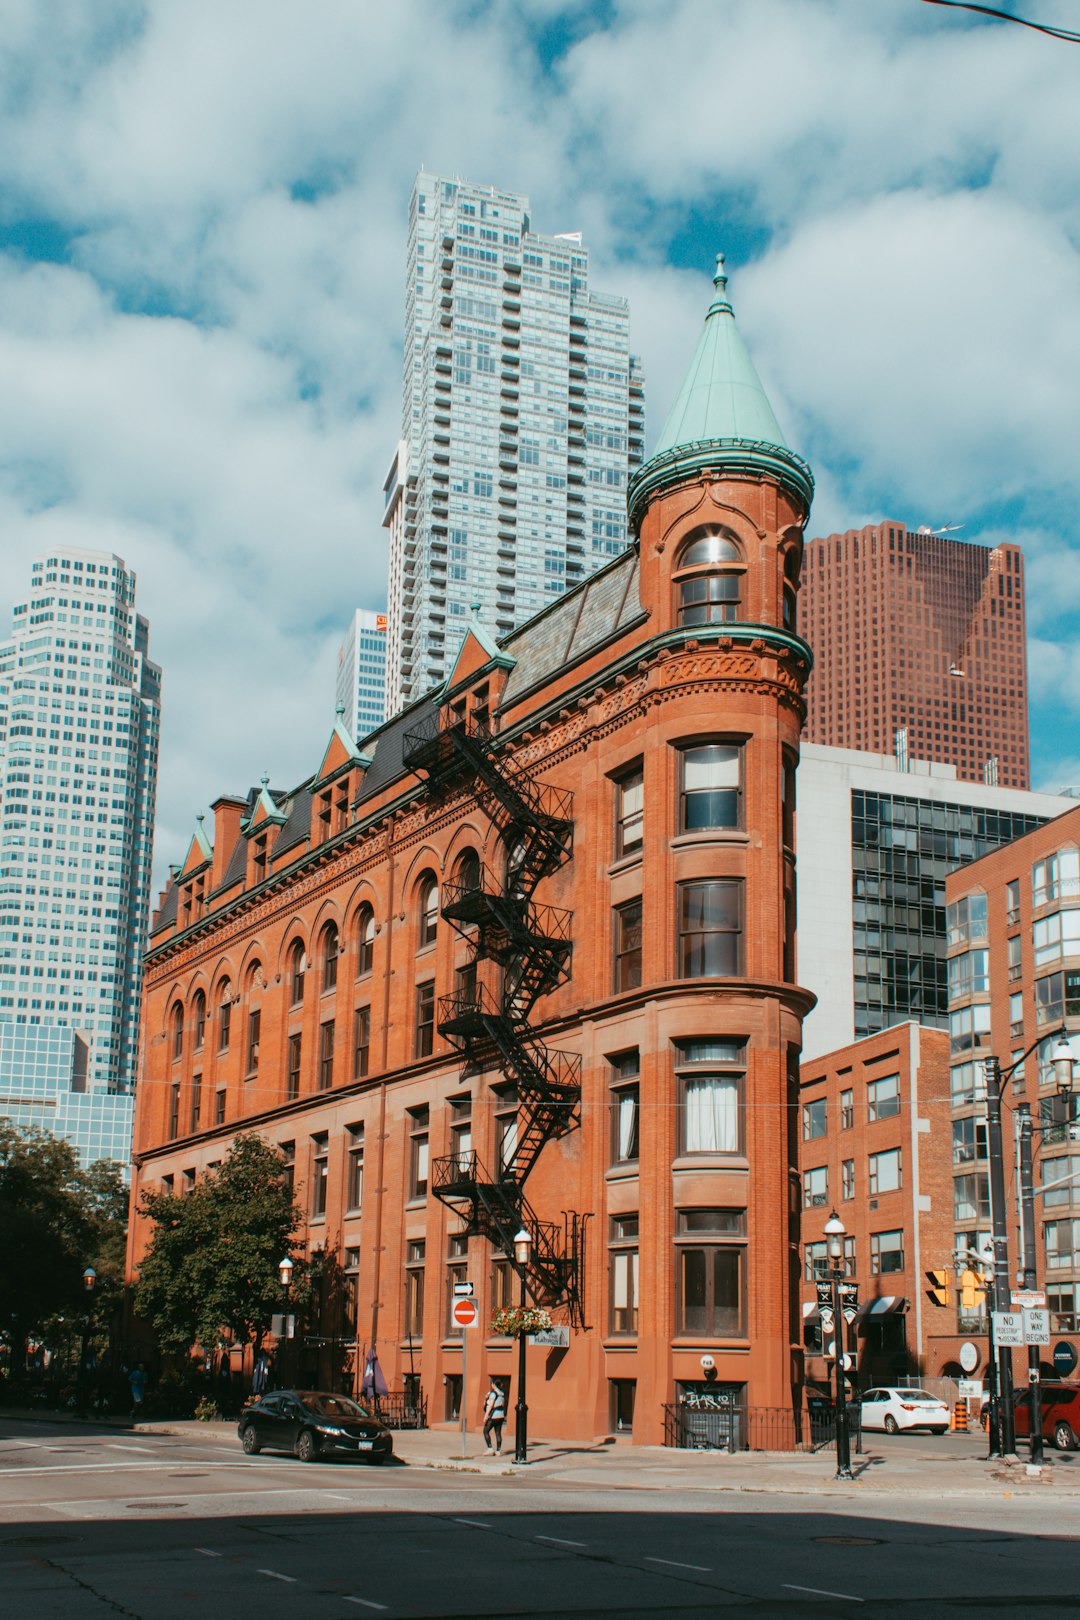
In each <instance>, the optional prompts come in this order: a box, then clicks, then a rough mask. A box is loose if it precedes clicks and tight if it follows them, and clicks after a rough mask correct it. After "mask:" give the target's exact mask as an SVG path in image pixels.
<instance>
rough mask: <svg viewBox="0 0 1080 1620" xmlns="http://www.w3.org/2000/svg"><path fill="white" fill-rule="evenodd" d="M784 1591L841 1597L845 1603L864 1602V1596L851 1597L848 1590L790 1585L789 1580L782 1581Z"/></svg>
mask: <svg viewBox="0 0 1080 1620" xmlns="http://www.w3.org/2000/svg"><path fill="white" fill-rule="evenodd" d="M784 1591H785V1592H813V1594H814V1596H815V1597H834V1598H842V1599H843V1600H844V1602H845V1603H865V1602H866V1599H865V1598H858V1597H852V1595H851V1593H850V1592H826V1591H825V1589H824V1587H821V1586H792V1585H791V1583H790V1581H785V1582H784Z"/></svg>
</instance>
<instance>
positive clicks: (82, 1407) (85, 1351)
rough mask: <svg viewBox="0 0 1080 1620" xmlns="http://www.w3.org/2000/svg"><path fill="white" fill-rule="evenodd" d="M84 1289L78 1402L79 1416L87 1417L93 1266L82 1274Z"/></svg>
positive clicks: (92, 1314) (93, 1287)
mask: <svg viewBox="0 0 1080 1620" xmlns="http://www.w3.org/2000/svg"><path fill="white" fill-rule="evenodd" d="M82 1281H83V1288H84V1290H85V1291H86V1311H85V1313H84V1315H83V1330H82V1348H81V1350H80V1352H79V1376H78V1379H77V1380H76V1396H75V1399H76V1402H77V1404H78V1409H79V1416H80V1417H85V1416H86V1360H87V1357H88V1356H89V1354H90V1333H91V1330H92V1328H93V1325H94V1289H95V1287H96V1286H97V1272H96V1271H95V1270H94V1268H93V1266H87V1268H86V1270H85V1271H84V1272H83V1274H82Z"/></svg>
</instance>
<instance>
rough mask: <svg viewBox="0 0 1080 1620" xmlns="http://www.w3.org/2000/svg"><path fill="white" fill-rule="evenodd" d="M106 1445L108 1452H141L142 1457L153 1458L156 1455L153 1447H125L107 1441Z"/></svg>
mask: <svg viewBox="0 0 1080 1620" xmlns="http://www.w3.org/2000/svg"><path fill="white" fill-rule="evenodd" d="M106 1443H107V1445H108V1448H109V1450H110V1451H141V1452H142V1454H143V1456H144V1457H154V1456H156V1455H157V1453H156V1452H155V1450H154V1448H153V1446H125V1445H122V1444H121V1443H120V1442H119V1441H113V1440H110V1441H107V1442H106Z"/></svg>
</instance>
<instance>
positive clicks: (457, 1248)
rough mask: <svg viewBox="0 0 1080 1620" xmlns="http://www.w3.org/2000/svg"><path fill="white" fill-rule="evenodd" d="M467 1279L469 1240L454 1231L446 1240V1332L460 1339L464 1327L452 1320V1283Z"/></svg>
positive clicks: (451, 1336) (449, 1335) (466, 1280)
mask: <svg viewBox="0 0 1080 1620" xmlns="http://www.w3.org/2000/svg"><path fill="white" fill-rule="evenodd" d="M468 1280H469V1240H468V1238H467V1237H465V1236H464V1235H463V1234H462V1233H460V1232H455V1233H453V1234H452V1236H450V1237H448V1238H447V1240H446V1333H447V1336H448V1337H450V1338H455V1339H460V1338H461V1335H462V1334H463V1333H464V1331H465V1329H464V1328H462V1327H459V1326H458V1324H457V1323H456V1322H455V1321H454V1285H455V1284H456V1283H463V1282H468Z"/></svg>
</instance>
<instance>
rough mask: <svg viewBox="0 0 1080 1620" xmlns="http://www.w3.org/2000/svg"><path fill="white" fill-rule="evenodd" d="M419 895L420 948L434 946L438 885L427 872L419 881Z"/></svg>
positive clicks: (437, 911)
mask: <svg viewBox="0 0 1080 1620" xmlns="http://www.w3.org/2000/svg"><path fill="white" fill-rule="evenodd" d="M418 895H419V901H418V903H419V908H420V946H421V948H423V947H424V946H425V945H434V943H435V938H436V935H437V934H438V931H439V885H438V883H437V882H436V880H435V878H434V877H433V875H432V874H431V873H430V872H429V873H428V874H427V876H426V877H424V878H422V879H421V882H420V888H419V890H418Z"/></svg>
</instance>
